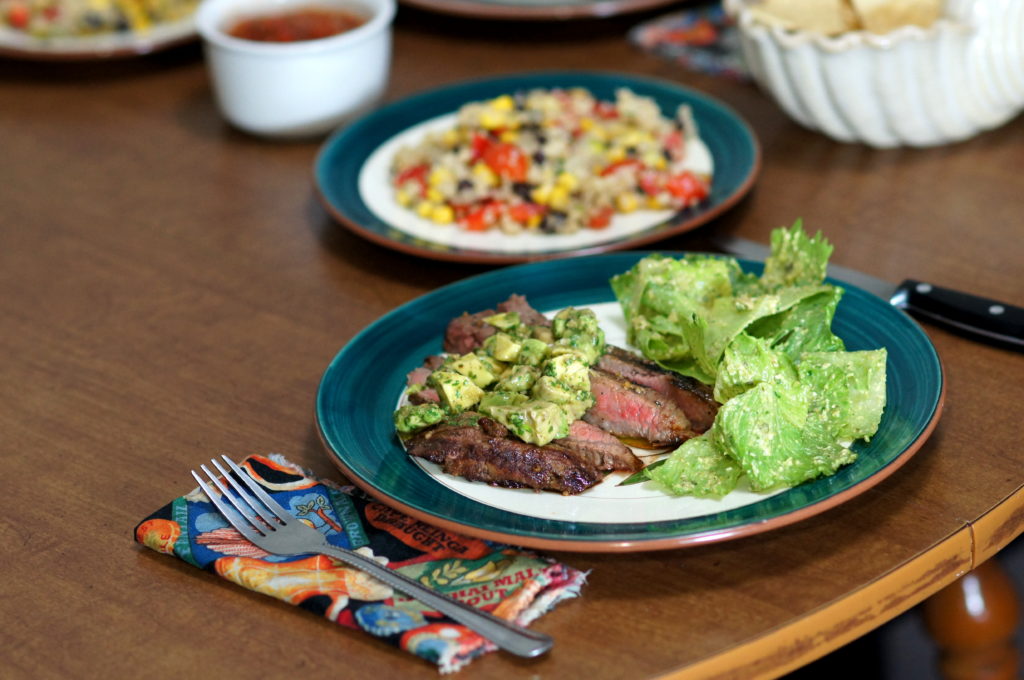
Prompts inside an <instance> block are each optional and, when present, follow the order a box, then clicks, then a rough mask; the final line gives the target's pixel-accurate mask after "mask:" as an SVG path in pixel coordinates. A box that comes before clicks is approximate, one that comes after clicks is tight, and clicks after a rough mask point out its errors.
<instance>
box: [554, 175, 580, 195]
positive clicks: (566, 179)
mask: <svg viewBox="0 0 1024 680" xmlns="http://www.w3.org/2000/svg"><path fill="white" fill-rule="evenodd" d="M555 183H556V184H557V185H558V186H560V187H565V188H566V189H568V190H569V191H572V190H573V189H575V188H576V187H578V186H579V185H580V182H579V180H578V179H576V175H574V174H572V173H571V172H563V173H561V174H559V175H558V179H556V180H555Z"/></svg>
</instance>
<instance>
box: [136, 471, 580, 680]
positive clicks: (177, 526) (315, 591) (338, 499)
mask: <svg viewBox="0 0 1024 680" xmlns="http://www.w3.org/2000/svg"><path fill="white" fill-rule="evenodd" d="M241 467H243V468H244V469H246V470H247V471H248V472H249V473H250V474H251V475H252V477H253V478H254V479H256V480H257V481H258V482H259V483H260V484H261V485H262V486H263V487H264V488H265V489H267V491H268V492H269V493H270V494H271V495H273V496H274V497H275V500H277V502H278V503H280V504H281V505H283V506H284V507H286V508H289V509H290V510H291V511H292V513H294V514H295V515H296V516H297V517H299V518H300V519H301V520H302V521H303V522H305V523H307V524H309V525H311V526H313V527H316V528H317V529H319V530H320V531H321V532H323V533H324V534H325V535H326V536H327V539H328V540H329V541H330V542H331V543H333V544H334V545H338V546H341V547H345V548H350V549H353V550H357V551H359V552H361V553H363V554H365V555H368V556H371V557H373V559H375V560H377V561H379V562H381V563H382V564H386V565H387V566H388V567H389V568H391V569H395V570H397V571H400V572H402V573H404V574H405V575H406V576H411V577H412V578H415V579H418V580H419V581H421V582H422V583H425V584H427V585H429V586H431V587H432V588H434V589H436V590H438V591H441V592H443V593H447V594H448V595H451V596H452V597H454V598H456V599H459V600H462V601H463V602H466V603H469V604H471V605H473V606H475V607H479V608H480V609H484V610H486V611H489V612H491V613H492V614H494V615H495V616H499V617H501V618H504V619H507V620H514V621H516V622H517V623H519V624H521V625H526V624H528V623H530V622H531V621H533V620H534V619H535V618H537V617H538V616H540V615H542V614H544V613H545V612H546V611H548V610H549V609H551V608H552V607H553V606H554V605H555V604H557V603H558V602H561V601H562V600H564V599H567V598H571V597H575V596H577V595H578V594H579V591H580V588H581V587H582V585H583V583H584V581H585V579H586V574H585V573H583V572H580V571H577V570H576V569H573V568H571V567H569V566H566V565H564V564H560V563H557V562H555V561H554V560H551V559H549V558H546V557H543V556H540V555H537V554H534V553H532V552H528V551H525V550H522V549H519V548H514V547H511V546H508V545H502V544H499V543H493V542H490V541H485V540H481V539H476V538H470V537H467V536H462V535H459V534H455V533H452V532H450V531H447V530H444V529H440V528H438V527H434V526H431V525H429V524H425V523H423V522H420V521H419V520H416V519H413V518H412V517H409V516H408V515H405V514H403V513H401V512H398V511H396V510H393V509H391V508H390V507H388V506H386V505H383V504H381V503H378V502H376V501H374V500H373V499H371V498H370V497H368V496H366V495H364V494H363V493H362V492H360V491H359V490H357V489H355V488H353V487H343V486H339V485H337V484H334V483H332V482H331V481H329V480H326V479H316V478H315V477H314V476H313V475H312V474H311V473H310V472H309V471H307V470H304V469H302V468H300V467H298V466H296V465H294V464H292V463H290V462H288V461H287V460H286V459H285V458H284V457H282V456H279V455H271V456H268V457H264V456H251V457H249V458H247V459H246V460H245V461H244V462H243V463H242V464H241ZM135 540H136V541H138V542H139V543H141V544H143V545H145V546H147V547H149V548H152V549H153V550H156V551H158V552H162V553H166V554H168V555H174V556H176V557H178V558H180V559H182V560H185V561H186V562H189V563H190V564H193V565H195V566H197V567H199V568H201V569H206V570H209V571H212V572H214V573H215V574H217V575H219V576H221V577H223V578H226V579H228V580H229V581H233V582H235V583H237V584H238V585H240V586H242V587H243V588H248V589H250V590H255V591H257V592H260V593H264V594H266V595H270V596H271V597H276V598H278V599H280V600H284V601H285V602H288V603H289V604H294V605H297V606H299V607H301V608H303V609H307V610H309V611H311V612H315V613H317V614H319V615H321V616H323V617H325V618H327V619H329V620H331V621H335V622H336V623H338V624H340V625H342V626H345V627H347V628H354V629H357V630H362V631H365V632H366V633H369V634H370V635H375V636H377V637H379V638H383V639H384V640H387V641H388V642H390V643H391V644H393V645H395V646H397V647H400V648H401V649H404V650H406V651H409V652H412V653H413V654H416V655H417V656H420V657H422V658H424V659H427V660H429V661H431V662H433V663H436V664H437V665H438V667H439V669H440V670H441V672H443V673H447V672H451V671H455V670H458V669H459V668H461V667H462V666H464V665H465V664H467V663H469V662H470V661H472V660H473V659H474V658H476V657H477V656H480V655H481V654H484V653H486V652H489V651H493V650H494V649H497V647H495V646H494V644H493V643H491V642H490V641H489V640H487V639H485V638H483V637H481V636H480V635H478V634H476V633H474V632H473V631H471V630H469V629H468V628H466V627H465V626H463V625H461V624H458V623H455V622H454V621H452V620H451V619H449V618H447V617H446V616H444V615H442V614H439V613H437V612H434V611H431V610H430V609H429V608H427V607H425V606H424V605H421V604H420V603H419V602H417V601H415V600H412V599H410V598H408V597H407V596H405V595H404V594H403V593H399V592H397V591H395V590H393V589H392V588H391V587H390V586H387V585H385V584H383V583H381V582H380V581H377V580H376V579H374V578H372V577H370V576H367V575H366V574H364V573H362V572H360V571H358V570H356V569H353V568H351V567H348V566H346V565H344V564H342V563H341V562H339V561H337V560H334V559H332V558H330V557H327V556H326V555H313V556H304V557H303V556H299V557H284V556H279V555H271V554H268V553H266V552H264V551H263V550H260V549H259V548H257V547H256V546H255V545H253V544H252V543H250V542H249V541H247V540H246V539H245V538H243V537H242V535H241V534H239V533H238V531H236V530H235V529H234V528H232V527H231V526H229V525H228V524H227V522H226V520H225V519H224V517H223V516H222V515H221V514H220V513H219V512H218V511H217V508H216V507H214V506H213V504H212V503H210V501H209V499H208V498H207V496H206V495H205V494H204V493H203V492H202V490H200V489H198V488H197V489H195V490H193V491H191V492H190V493H188V494H186V495H184V496H182V497H180V498H176V499H175V500H173V501H171V502H170V503H168V504H167V505H165V506H164V507H162V508H160V509H159V510H157V511H156V512H154V513H153V514H152V515H150V516H149V517H147V518H146V519H144V520H143V521H142V522H140V523H139V525H138V526H137V527H136V528H135Z"/></svg>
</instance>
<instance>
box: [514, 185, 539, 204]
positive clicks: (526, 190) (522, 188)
mask: <svg viewBox="0 0 1024 680" xmlns="http://www.w3.org/2000/svg"><path fill="white" fill-rule="evenodd" d="M533 187H534V185H532V184H530V183H529V182H513V183H512V193H514V194H515V195H516V196H519V197H520V198H522V199H523V200H524V201H529V200H531V199H530V194H531V193H532V192H533Z"/></svg>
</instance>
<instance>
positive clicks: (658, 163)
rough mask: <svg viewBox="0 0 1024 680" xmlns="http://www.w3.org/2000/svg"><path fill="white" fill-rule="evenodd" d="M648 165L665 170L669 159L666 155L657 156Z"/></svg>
mask: <svg viewBox="0 0 1024 680" xmlns="http://www.w3.org/2000/svg"><path fill="white" fill-rule="evenodd" d="M648 165H650V166H651V167H652V168H654V169H656V170H664V169H665V168H667V167H668V161H666V160H665V157H664V156H655V157H654V158H653V159H652V160H651V162H650V163H649V164H648Z"/></svg>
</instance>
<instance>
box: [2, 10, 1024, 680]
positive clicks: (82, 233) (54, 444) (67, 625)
mask: <svg viewBox="0 0 1024 680" xmlns="http://www.w3.org/2000/svg"><path fill="white" fill-rule="evenodd" d="M641 18H643V17H642V16H631V17H624V18H620V19H616V20H604V21H584V22H578V23H573V24H570V25H541V26H530V25H526V26H523V25H516V24H505V23H495V24H487V23H480V22H473V21H468V20H449V19H441V18H438V17H434V16H431V15H429V14H425V13H420V12H414V11H411V10H409V9H402V10H401V12H400V16H399V20H398V24H397V29H396V35H395V46H394V68H393V77H392V82H391V86H390V89H389V91H388V98H389V99H396V98H398V97H401V96H404V95H407V94H409V93H412V92H415V91H418V90H422V89H425V88H428V87H431V86H435V85H440V84H443V83H448V82H455V81H459V80H461V79H464V78H467V77H478V76H487V75H493V74H503V73H507V72H514V71H519V70H530V69H541V68H552V67H557V68H576V67H580V68H607V69H617V70H621V71H625V72H630V73H641V74H647V75H654V76H661V77H664V78H667V79H669V80H674V81H678V82H681V83H685V84H687V85H689V86H692V87H696V88H699V89H701V90H703V91H705V92H707V93H709V94H711V95H714V96H716V97H719V98H721V99H722V100H724V101H725V102H727V103H728V104H729V105H731V106H732V107H734V108H735V109H736V110H737V111H739V112H740V113H741V114H742V115H743V116H744V117H745V118H746V119H747V120H748V121H749V122H750V124H751V125H752V127H753V128H754V130H755V131H756V133H757V135H758V136H759V138H760V140H761V143H762V145H763V151H764V164H763V170H762V173H761V175H760V179H759V181H758V183H757V185H756V187H755V189H754V191H753V192H752V193H751V195H750V196H749V197H748V198H746V199H745V200H744V201H743V202H742V203H741V204H740V205H739V206H737V207H736V208H735V209H734V210H732V211H730V212H728V213H727V214H726V215H724V216H722V217H721V218H720V219H717V220H716V221H715V222H714V223H713V224H711V225H709V226H708V227H707V228H705V229H702V230H699V231H697V232H695V233H692V234H690V235H685V236H680V237H677V238H673V239H670V240H668V241H665V242H664V243H662V244H660V245H659V247H662V248H664V249H676V250H682V249H705V248H706V247H707V243H706V237H707V235H708V234H710V233H712V232H714V231H729V232H734V233H737V234H741V235H744V236H747V237H750V238H752V239H761V240H763V239H765V238H766V237H767V235H768V232H769V231H770V230H771V229H772V228H773V227H776V226H780V225H783V224H789V223H791V222H792V221H793V220H794V219H795V218H797V217H802V218H804V220H805V223H806V224H807V225H808V226H809V227H810V228H812V229H822V230H823V231H824V232H825V233H826V234H827V236H828V238H830V239H831V240H832V241H833V242H834V243H835V246H836V255H835V257H834V260H835V261H837V262H838V263H840V264H844V265H847V266H851V267H856V268H859V269H861V270H863V271H866V272H869V273H871V274H875V275H877V276H879V277H884V278H887V279H892V280H896V279H899V278H900V277H905V276H913V277H915V278H919V279H925V280H932V281H941V282H943V283H945V284H948V285H950V286H954V287H962V288H965V289H970V290H973V291H975V292H977V293H979V294H983V295H987V296H991V297H996V298H1000V299H1003V300H1006V301H1009V302H1014V303H1017V304H1024V238H1022V235H1024V234H1022V228H1021V224H1020V207H1019V206H1020V199H1021V189H1022V185H1021V181H1020V177H1019V173H1018V172H1017V171H1016V170H1014V168H1016V167H1018V166H1019V160H1020V157H1021V154H1022V153H1024V120H1019V119H1018V120H1016V121H1013V122H1011V123H1010V124H1008V125H1006V126H1005V127H1003V128H1001V129H999V130H996V131H993V132H990V133H987V134H984V135H982V136H980V137H978V138H976V139H974V140H971V141H968V142H966V143H962V144H958V145H955V146H950V147H947V148H937V149H929V150H892V151H876V150H871V149H868V148H864V147H861V146H847V145H840V144H837V143H834V142H832V141H830V140H828V139H826V138H824V137H822V136H819V135H817V134H814V133H812V132H809V131H806V130H804V129H802V128H800V127H799V126H797V125H796V124H794V123H793V122H791V121H790V120H789V119H788V118H786V117H785V116H784V115H783V114H782V113H781V112H780V111H779V110H778V109H777V108H776V106H775V105H774V104H773V103H772V102H771V101H770V100H769V99H768V98H767V97H766V96H764V95H763V94H761V93H760V92H759V91H757V90H756V89H755V88H754V87H753V86H751V85H747V84H742V83H737V82H731V81H727V80H722V79H717V78H712V77H704V76H701V75H697V74H694V73H690V72H687V71H684V70H682V69H680V68H679V67H676V66H673V65H672V64H670V63H668V62H667V61H663V60H661V59H659V58H656V57H653V56H649V55H646V54H643V53H641V52H639V51H637V50H636V49H634V48H632V47H631V46H630V45H629V44H628V43H627V42H626V40H625V38H624V35H625V31H626V30H627V29H628V28H629V27H630V26H632V25H633V24H635V23H636V22H638V21H639V20H640V19H641ZM317 149H318V144H316V143H291V144H279V143H271V142H266V141H262V140H259V139H254V138H251V137H248V136H245V135H243V134H240V133H238V132H236V131H233V130H232V129H230V128H229V127H227V126H226V125H225V124H224V123H223V122H222V120H221V118H220V117H219V116H218V113H217V111H216V109H215V107H214V104H213V102H212V100H211V96H210V92H209V89H208V81H207V75H206V72H205V70H204V66H203V63H202V59H201V53H200V51H199V49H198V48H197V47H196V46H195V45H192V46H187V47H185V48H182V49H178V50H175V51H172V52H169V53H165V54H161V55H156V56H152V57H149V58H144V59H140V60H135V61H125V62H118V63H100V64H77V65H61V64H31V63H25V62H16V61H0V314H2V316H0V320H2V326H0V329H2V330H0V350H2V352H3V355H4V361H3V362H2V363H0V377H2V380H0V433H2V434H0V442H2V454H3V463H4V467H5V484H4V487H5V488H4V511H3V513H2V519H0V539H2V540H0V544H2V545H3V550H2V557H0V564H2V567H3V569H2V573H3V578H2V580H0V582H2V584H3V585H2V589H0V593H2V597H0V612H2V619H3V621H4V622H5V625H4V638H5V642H4V644H3V645H2V652H0V668H3V669H4V670H3V673H2V674H3V675H4V676H5V677H11V678H13V677H26V678H27V677H32V678H46V677H78V678H86V677H136V676H139V675H145V676H147V677H163V678H169V677H180V676H182V675H183V674H185V673H194V672H202V673H204V674H205V675H207V676H208V677H242V676H243V675H245V674H251V675H258V676H267V677H283V676H284V675H285V674H287V673H290V672H294V671H297V670H299V671H303V672H307V673H308V672H316V673H325V672H326V673H332V674H335V675H340V676H341V677H409V678H415V677H419V678H432V677H435V676H436V671H435V670H434V669H433V668H432V667H431V666H430V665H429V664H426V663H424V662H421V661H419V660H416V659H414V658H412V657H411V656H409V655H407V654H403V653H400V652H398V651H396V650H394V649H393V648H391V647H388V646H387V645H385V644H383V643H380V642H377V641H374V640H371V639H368V638H367V636H365V635H359V634H356V633H354V632H352V631H347V630H339V629H337V628H336V627H335V626H333V625H331V624H328V623H326V622H325V621H323V620H321V619H319V618H317V617H314V616H311V615H308V614H305V613H302V612H299V611H296V610H295V609H294V608H292V607H289V606H286V605H283V604H280V603H278V602H276V601H273V600H270V599H269V598H266V597H263V596H260V595H256V594H254V593H250V592H247V591H243V590H242V589H240V588H237V587H235V586H233V585H230V584H228V583H226V582H224V581H221V580H219V579H218V578H216V577H214V576H213V575H211V574H208V573H203V572H200V571H198V570H196V569H194V568H192V567H190V566H188V565H186V564H184V563H181V562H179V561H177V560H173V559H170V558H168V557H166V556H162V555H158V554H157V553H154V552H151V551H149V550H146V549H144V548H141V547H139V546H137V545H135V544H134V543H133V542H132V528H133V527H134V525H135V523H136V522H137V521H138V520H139V519H141V518H142V517H144V516H145V515H147V514H148V513H150V512H151V511H152V510H154V509H155V508H157V507H158V506H160V505H162V504H163V503H165V502H166V501H168V500H170V499H171V498H172V497H173V496H175V495H178V494H179V493H181V492H183V491H184V490H186V489H187V488H190V487H191V482H190V477H189V470H190V469H191V468H192V467H194V466H196V465H197V464H198V463H199V462H201V461H203V460H205V459H208V458H209V457H210V456H211V455H213V454H216V453H219V452H226V453H228V454H230V455H232V456H233V457H235V458H236V459H237V458H240V457H242V456H244V455H246V454H249V453H263V452H280V453H283V454H285V455H287V456H288V457H290V458H291V459H292V460H294V461H296V462H298V463H301V464H303V465H306V466H308V467H310V468H312V469H313V470H315V471H316V472H318V473H321V474H323V475H330V476H334V477H337V472H336V470H335V468H334V467H333V465H332V464H331V462H330V461H329V460H328V459H327V457H326V456H325V455H324V453H323V451H322V450H321V446H320V443H319V441H318V439H317V435H316V433H315V431H314V428H313V424H312V417H311V411H312V405H313V399H314V395H315V393H316V388H317V383H318V380H319V378H320V376H321V373H322V371H323V370H324V368H325V367H326V365H327V363H328V361H329V360H330V359H331V357H332V356H333V355H334V354H335V353H336V352H337V351H338V349H339V348H340V347H341V346H343V345H344V344H345V343H346V342H347V341H348V340H349V339H350V338H352V337H353V335H354V334H355V333H357V332H358V331H359V330H360V329H362V328H363V327H365V326H366V325H367V324H369V323H370V322H372V321H373V320H375V319H376V318H378V317H379V316H381V315H382V314H384V313H385V312H387V311H388V310H391V309H392V308H394V307H396V306H398V305H400V304H402V303H404V302H406V301H408V300H411V299H413V298H415V297H417V296H419V295H421V294H423V293H425V292H427V291H430V290H433V289H435V288H437V287H438V286H440V285H443V284H446V283H449V282H451V281H455V280H457V279H461V278H464V277H467V276H470V275H473V274H476V273H479V272H481V271H485V268H483V267H477V266H467V265H455V264H442V263H438V262H433V261H428V260H423V259H416V258H413V257H409V256H406V255H402V254H399V253H396V252H392V251H390V250H387V249H384V248H381V247H378V246H376V245H373V244H371V243H369V242H367V241H364V240H362V239H361V238H359V237H356V236H354V235H352V234H351V233H349V232H348V231H346V230H345V229H343V228H341V227H339V226H337V225H336V224H335V223H333V222H332V221H331V220H330V219H329V218H328V217H327V216H326V214H325V212H324V211H323V210H322V209H321V208H320V206H319V204H318V202H317V201H316V200H315V198H314V195H313V191H312V185H311V181H310V180H311V165H312V162H313V158H314V156H315V154H316V151H317ZM926 330H927V332H928V335H929V336H930V337H931V338H932V340H933V341H934V343H935V346H936V348H937V349H938V352H939V354H940V356H941V358H942V362H943V365H944V368H945V372H946V378H947V381H948V391H947V396H946V407H945V414H944V416H943V418H942V420H941V422H940V423H939V425H938V428H937V429H936V430H935V432H934V435H933V436H932V437H931V439H930V440H929V441H928V442H927V444H925V445H924V447H923V448H922V449H921V450H920V451H919V453H917V455H916V456H915V457H914V458H912V459H911V460H910V462H909V463H908V464H907V465H906V466H905V467H904V468H902V469H901V470H899V472H898V473H897V474H895V475H893V476H892V477H890V478H889V479H887V480H886V481H885V482H883V483H882V484H880V485H879V486H877V487H876V488H873V489H872V490H870V491H869V492H867V493H865V494H863V495H861V496H859V497H857V498H856V499H854V500H852V501H850V502H848V503H846V504H844V505H842V506H840V507H838V508H835V509H833V510H830V511H828V512H827V513H825V514H823V515H821V516H818V517H815V518H813V519H810V520H807V521H804V522H801V523H799V524H796V525H793V526H790V527H786V528H783V529H780V530H777V531H772V532H770V533H767V534H762V535H757V536H754V537H751V538H746V539H743V540H738V541H734V542H727V543H722V544H718V545H708V546H704V547H697V548H690V549H680V550H673V551H664V552H656V553H647V554H645V553H639V554H618V555H593V554H557V555H555V556H556V557H557V558H559V559H561V560H563V561H566V562H568V563H570V564H572V565H573V566H576V567H578V568H580V569H585V570H590V577H589V583H588V585H587V586H586V587H585V589H584V592H583V595H582V597H581V598H579V599H576V600H571V601H568V602H567V603H564V604H563V605H561V606H559V607H558V608H557V609H556V610H555V611H553V612H551V613H550V614H548V615H546V616H545V617H543V618H542V619H540V620H539V621H538V622H537V623H536V624H535V626H536V627H537V628H538V629H541V630H544V631H546V632H548V633H550V634H551V635H553V636H554V637H555V639H556V641H557V643H556V646H555V649H554V651H553V652H552V653H551V654H550V655H549V656H547V657H546V658H543V659H539V660H533V661H523V660H517V659H515V658H512V657H509V656H507V655H504V654H491V655H488V656H487V657H485V658H483V659H480V660H478V661H476V662H474V663H473V664H472V665H471V666H470V667H469V668H468V669H467V670H465V671H464V672H463V673H462V674H461V676H460V677H465V678H496V677H503V678H504V677H514V678H532V677H550V678H557V677H567V678H568V677H588V678H594V679H595V680H596V679H598V678H602V679H604V678H639V677H656V676H666V675H667V676H671V677H676V678H690V677H701V678H703V677H722V678H725V677H734V678H753V677H771V676H777V675H780V674H783V673H785V672H787V671H789V670H792V669H794V668H796V667H798V666H800V665H802V664H805V663H807V662H809V661H811V660H813V659H815V658H817V657H819V656H821V655H823V654H825V653H826V652H828V651H830V650H832V649H835V648H837V647H838V646H840V645H843V644H844V643H846V642H849V641H850V640H853V639H855V638H856V637H858V636H860V635H862V634H864V633H866V632H868V631H870V630H871V629H873V628H874V627H876V626H878V625H880V624H882V623H883V622H885V621H887V620H889V619H891V618H892V617H894V616H896V615H898V614H900V613H901V612H903V611H905V610H907V609H908V608H910V607H913V606H914V605H916V604H918V603H919V602H921V601H923V600H924V599H925V598H927V597H928V596H929V595H931V594H933V593H935V592H937V591H939V590H940V589H941V588H942V587H943V586H946V585H948V584H950V583H953V582H954V581H955V580H956V579H957V578H958V577H959V576H961V575H963V574H965V573H966V572H968V571H969V570H971V569H972V568H973V567H975V566H977V565H979V564H980V563H982V562H983V561H985V560H986V559H988V558H990V557H992V556H993V555H994V554H995V553H996V552H997V551H998V550H999V549H1000V548H1001V547H1003V546H1005V545H1006V544H1007V543H1008V542H1010V541H1011V540H1012V539H1013V538H1014V537H1015V536H1017V535H1018V534H1019V533H1020V532H1021V530H1022V528H1024V490H1022V481H1024V475H1022V473H1021V467H1022V462H1024V453H1022V450H1024V449H1022V447H1021V444H1020V439H1021V436H1020V425H1019V423H1020V416H1021V404H1022V403H1024V356H1022V355H1020V354H1014V353H1011V352H1008V351H1003V350H999V349H993V348H990V347H986V346H983V345H979V344H975V343H973V342H970V341H967V340H965V339H962V338H960V337H957V336H954V335H951V334H949V333H946V332H944V331H941V330H938V329H936V328H934V327H930V326H928V327H926ZM218 627H221V630H220V631H219V632H218V631H217V628H218ZM198 669H201V671H200V670H198ZM371 674H372V675H371Z"/></svg>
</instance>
